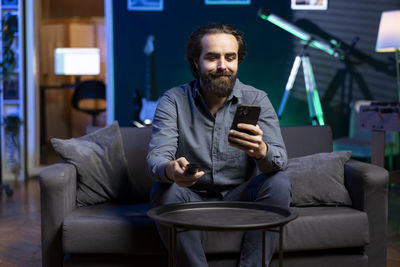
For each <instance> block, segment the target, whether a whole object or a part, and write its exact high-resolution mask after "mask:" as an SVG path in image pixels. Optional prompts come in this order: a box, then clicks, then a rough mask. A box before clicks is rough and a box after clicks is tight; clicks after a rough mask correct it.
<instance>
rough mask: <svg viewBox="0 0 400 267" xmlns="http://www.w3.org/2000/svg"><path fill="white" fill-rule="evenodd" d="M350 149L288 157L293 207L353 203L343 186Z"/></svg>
mask: <svg viewBox="0 0 400 267" xmlns="http://www.w3.org/2000/svg"><path fill="white" fill-rule="evenodd" d="M350 157H351V151H336V152H331V153H317V154H313V155H309V156H304V157H298V158H292V159H289V162H288V168H287V169H286V170H285V173H286V174H287V176H288V177H289V179H290V181H291V183H292V202H291V205H292V206H316V205H351V199H350V196H349V193H348V192H347V189H346V187H345V186H344V164H345V163H346V162H347V161H348V160H349V158H350Z"/></svg>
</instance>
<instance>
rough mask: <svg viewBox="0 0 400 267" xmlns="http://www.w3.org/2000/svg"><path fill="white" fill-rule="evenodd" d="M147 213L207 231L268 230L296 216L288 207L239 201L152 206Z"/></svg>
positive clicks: (161, 220) (169, 222) (167, 222)
mask: <svg viewBox="0 0 400 267" xmlns="http://www.w3.org/2000/svg"><path fill="white" fill-rule="evenodd" d="M147 215H148V216H149V217H150V218H152V219H153V220H155V221H157V222H158V223H160V224H163V225H167V226H170V227H172V226H174V227H178V228H185V229H192V230H208V231H224V230H225V231H234V230H237V231H240V230H257V229H268V228H272V227H276V226H282V225H284V224H286V223H288V222H290V221H291V220H294V219H295V218H296V217H297V214H296V212H295V211H294V210H292V209H290V208H283V207H277V206H267V205H263V204H259V203H256V202H241V201H215V202H214V201H210V202H190V203H177V204H168V205H163V206H160V207H156V208H153V209H151V210H150V211H149V212H148V213H147Z"/></svg>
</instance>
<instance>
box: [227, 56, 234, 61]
mask: <svg viewBox="0 0 400 267" xmlns="http://www.w3.org/2000/svg"><path fill="white" fill-rule="evenodd" d="M235 59H236V56H227V57H226V60H227V61H234V60H235Z"/></svg>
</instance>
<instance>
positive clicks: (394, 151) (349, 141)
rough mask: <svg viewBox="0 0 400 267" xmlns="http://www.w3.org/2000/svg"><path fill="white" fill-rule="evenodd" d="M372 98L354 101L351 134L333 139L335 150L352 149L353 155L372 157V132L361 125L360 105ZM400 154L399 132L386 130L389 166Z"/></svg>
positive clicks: (365, 157)
mask: <svg viewBox="0 0 400 267" xmlns="http://www.w3.org/2000/svg"><path fill="white" fill-rule="evenodd" d="M371 102H372V101H370V100H357V101H355V102H354V103H353V105H352V109H351V113H350V125H349V136H348V137H343V138H338V139H335V140H334V141H333V150H334V151H338V150H351V151H353V155H352V157H354V158H363V159H367V160H370V159H371V139H372V132H371V130H368V129H363V128H361V127H360V126H359V113H360V107H361V106H364V105H369V104H371ZM399 154H400V138H399V133H398V132H394V131H390V132H386V137H385V157H388V159H389V162H388V165H389V166H388V168H389V170H392V169H393V158H394V156H396V155H399Z"/></svg>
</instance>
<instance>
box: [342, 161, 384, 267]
mask: <svg viewBox="0 0 400 267" xmlns="http://www.w3.org/2000/svg"><path fill="white" fill-rule="evenodd" d="M345 177H346V183H347V184H346V186H347V189H348V191H349V194H350V197H351V199H352V202H353V207H354V208H356V209H359V210H363V211H365V212H366V213H367V215H368V221H369V236H370V244H369V245H368V246H367V247H366V253H367V255H368V265H369V266H386V232H387V215H388V213H387V212H388V211H387V210H388V187H389V173H388V171H387V170H385V169H384V168H381V167H379V166H376V165H373V164H369V163H365V162H361V161H357V160H349V161H348V162H347V163H346V165H345Z"/></svg>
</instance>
